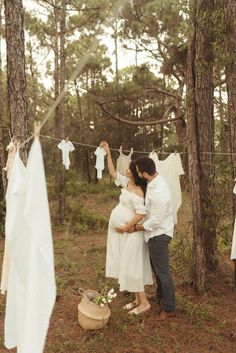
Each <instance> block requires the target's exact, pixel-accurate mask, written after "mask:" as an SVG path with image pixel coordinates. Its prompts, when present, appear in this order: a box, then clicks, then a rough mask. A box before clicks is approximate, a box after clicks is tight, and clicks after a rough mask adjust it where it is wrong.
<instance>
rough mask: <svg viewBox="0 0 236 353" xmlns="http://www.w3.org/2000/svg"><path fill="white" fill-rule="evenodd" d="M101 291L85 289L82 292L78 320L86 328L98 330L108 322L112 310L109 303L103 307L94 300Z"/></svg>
mask: <svg viewBox="0 0 236 353" xmlns="http://www.w3.org/2000/svg"><path fill="white" fill-rule="evenodd" d="M98 295H99V293H98V292H96V291H93V290H85V291H83V293H82V299H81V302H80V303H79V305H78V320H79V324H80V326H82V327H83V328H84V329H86V330H97V329H100V328H102V327H103V326H105V325H106V323H107V322H108V319H109V317H110V315H111V310H110V308H109V307H108V305H104V306H103V307H101V306H100V305H98V304H95V303H93V302H92V300H93V298H94V297H96V296H98Z"/></svg>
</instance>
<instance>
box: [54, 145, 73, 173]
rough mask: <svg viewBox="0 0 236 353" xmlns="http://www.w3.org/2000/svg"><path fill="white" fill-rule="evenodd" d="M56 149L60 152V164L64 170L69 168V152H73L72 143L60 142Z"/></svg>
mask: <svg viewBox="0 0 236 353" xmlns="http://www.w3.org/2000/svg"><path fill="white" fill-rule="evenodd" d="M57 147H58V148H59V149H60V150H61V151H62V163H63V164H64V166H65V169H67V170H68V169H69V167H70V156H69V155H70V152H72V151H74V149H75V147H74V145H73V143H72V142H70V141H67V140H62V141H61V142H60V143H59V144H58V145H57Z"/></svg>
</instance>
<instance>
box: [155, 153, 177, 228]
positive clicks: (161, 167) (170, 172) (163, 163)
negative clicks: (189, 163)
mask: <svg viewBox="0 0 236 353" xmlns="http://www.w3.org/2000/svg"><path fill="white" fill-rule="evenodd" d="M155 164H156V170H157V172H158V173H160V174H161V175H162V176H163V177H164V178H165V179H166V181H167V183H168V186H169V188H170V192H171V197H172V203H173V215H174V223H177V212H178V209H179V208H180V206H181V204H182V195H181V187H180V180H179V177H180V175H183V174H184V170H183V167H182V163H181V158H180V154H179V153H171V154H170V155H169V156H168V157H167V158H166V159H164V160H159V159H157V160H156V163H155Z"/></svg>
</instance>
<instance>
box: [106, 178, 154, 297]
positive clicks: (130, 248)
mask: <svg viewBox="0 0 236 353" xmlns="http://www.w3.org/2000/svg"><path fill="white" fill-rule="evenodd" d="M127 183H128V178H126V177H124V176H123V175H120V174H119V173H118V176H117V179H116V185H121V186H123V189H122V190H121V195H120V200H119V204H118V205H117V206H116V207H115V208H114V209H113V211H112V213H111V216H110V220H109V226H108V237H107V253H106V277H112V278H116V279H118V283H119V284H120V291H123V290H127V291H129V292H142V291H144V285H145V284H153V279H152V271H151V265H150V259H149V253H148V247H147V244H146V243H145V242H144V235H143V232H134V233H123V234H120V233H117V232H116V231H115V228H116V227H121V226H124V225H125V224H126V223H128V222H129V221H130V220H131V219H132V218H133V217H134V216H135V214H145V213H146V209H145V206H144V198H143V197H140V196H138V195H136V194H135V193H133V192H130V191H128V190H127V189H126V186H127Z"/></svg>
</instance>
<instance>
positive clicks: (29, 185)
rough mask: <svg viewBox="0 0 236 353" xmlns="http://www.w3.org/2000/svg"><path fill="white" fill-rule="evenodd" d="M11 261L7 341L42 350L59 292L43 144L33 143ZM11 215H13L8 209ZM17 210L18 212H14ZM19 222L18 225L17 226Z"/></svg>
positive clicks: (26, 350) (28, 352)
mask: <svg viewBox="0 0 236 353" xmlns="http://www.w3.org/2000/svg"><path fill="white" fill-rule="evenodd" d="M20 194H22V199H21V209H20V210H19V212H18V215H17V216H18V224H17V222H16V220H15V219H14V218H13V221H15V227H14V233H15V234H14V238H15V240H16V241H15V244H14V249H15V252H14V253H13V258H12V263H14V266H11V267H10V272H9V281H8V293H7V305H6V318H5V345H6V347H7V348H13V347H17V353H32V352H34V353H42V352H43V348H44V343H45V339H46V335H47V330H48V326H49V320H50V316H51V313H52V309H53V306H54V303H55V298H56V285H55V274H54V259H53V245H52V234H51V223H50V215H49V206H48V198H47V189H46V181H45V173H44V166H43V158H42V151H41V145H40V142H39V139H38V138H35V141H34V143H33V145H32V147H31V150H30V155H29V159H28V163H27V168H26V178H25V184H24V187H23V188H22V189H21V190H20ZM9 216H10V215H9ZM12 216H13V215H12ZM16 225H17V227H16Z"/></svg>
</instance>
